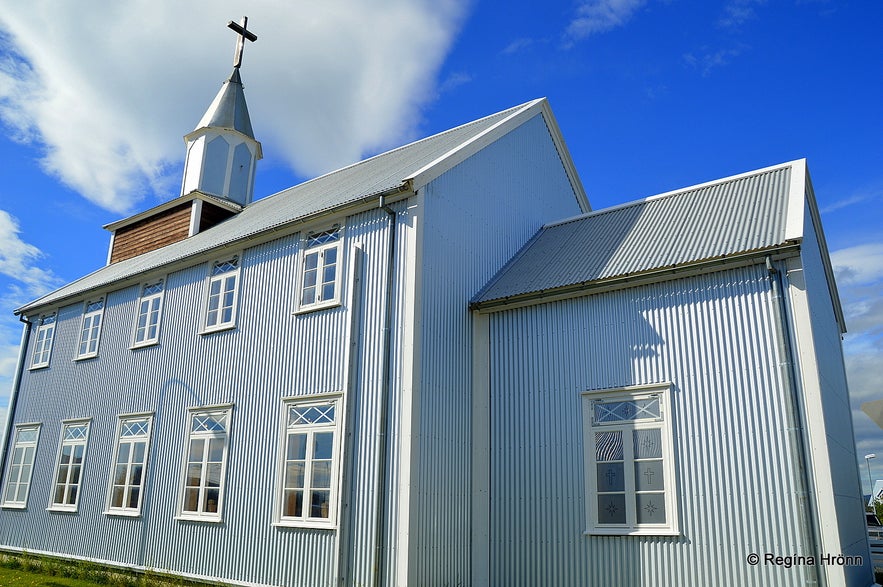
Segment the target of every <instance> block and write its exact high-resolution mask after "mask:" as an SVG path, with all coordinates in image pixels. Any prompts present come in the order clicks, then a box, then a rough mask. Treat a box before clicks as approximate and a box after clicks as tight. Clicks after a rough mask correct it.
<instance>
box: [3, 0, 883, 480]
mask: <svg viewBox="0 0 883 587" xmlns="http://www.w3.org/2000/svg"><path fill="white" fill-rule="evenodd" d="M4 4H10V6H5V7H4V8H3V10H2V11H0V124H2V126H3V132H2V133H0V135H2V136H0V161H2V163H0V419H2V417H3V415H4V413H5V411H6V406H7V404H8V390H9V389H10V387H11V380H12V374H13V372H14V369H15V362H16V354H17V347H18V344H19V339H20V336H21V325H20V324H19V323H18V321H17V320H16V318H15V317H14V316H12V310H13V309H14V308H15V307H18V306H19V305H21V304H23V303H25V302H27V301H29V300H30V299H33V298H35V297H37V296H38V295H40V294H42V293H44V292H46V291H48V290H51V289H53V288H54V287H57V286H58V285H60V284H62V283H65V282H67V281H70V280H73V279H75V278H78V277H80V276H82V275H84V274H86V273H89V272H91V271H93V270H95V269H97V268H98V267H100V266H101V265H103V263H104V261H105V258H106V253H107V245H108V239H109V233H107V232H106V231H104V230H102V229H101V226H102V225H104V224H107V223H108V222H112V221H114V220H117V219H119V218H121V217H124V216H126V215H128V214H131V213H134V212H137V211H140V210H144V209H147V208H149V207H151V206H153V205H156V204H157V203H159V202H162V201H165V200H167V199H170V198H173V197H175V196H177V195H179V190H180V181H181V171H182V163H183V155H184V144H183V140H182V136H183V135H184V134H186V133H188V132H189V131H191V130H193V127H194V126H195V124H196V123H197V122H198V120H199V118H200V117H201V115H202V113H203V112H204V111H205V108H206V107H207V106H208V104H209V102H210V101H211V99H212V97H213V96H214V94H215V93H216V92H217V90H218V88H219V86H220V84H221V82H222V81H223V80H224V79H225V77H226V76H227V75H228V74H229V72H230V67H231V58H232V52H233V44H234V35H233V33H232V32H231V31H229V30H228V29H226V27H225V23H226V22H227V21H228V20H231V19H236V20H238V18H239V17H240V16H241V15H242V14H243V13H247V14H248V16H249V19H250V20H249V28H250V29H252V30H254V32H255V33H256V34H257V35H258V41H257V42H256V43H254V44H250V45H249V46H248V47H247V48H246V51H245V59H244V65H243V69H242V76H243V79H244V81H245V85H246V95H247V98H248V102H249V108H250V111H251V117H252V123H253V125H254V130H255V134H256V135H257V138H258V139H259V140H260V141H261V142H262V143H263V149H264V155H265V159H264V160H262V161H261V162H260V163H259V169H258V178H257V183H256V188H255V193H256V196H257V197H261V196H266V195H269V194H272V193H275V192H276V191H279V190H281V189H283V188H286V187H288V186H290V185H293V184H295V183H298V182H300V181H303V180H305V179H309V178H311V177H313V176H315V175H317V174H319V173H323V172H326V171H329V170H332V169H335V168H337V167H340V166H343V165H345V164H348V163H351V162H353V161H355V160H358V159H360V158H362V157H364V156H368V155H371V154H374V153H377V152H379V151H382V150H385V149H386V148H390V147H395V146H398V145H400V144H403V143H405V142H407V141H409V140H412V139H416V138H420V137H423V136H427V135H429V134H432V133H435V132H439V131H442V130H445V129H447V128H450V127H452V126H456V125H458V124H462V123H465V122H468V121H470V120H473V119H475V118H478V117H481V116H485V115H487V114H491V113H493V112H496V111H499V110H502V109H504V108H508V107H510V106H513V105H516V104H519V103H522V102H525V101H527V100H531V99H533V98H537V97H541V96H546V97H548V98H549V100H550V102H551V105H552V109H553V110H554V112H555V115H556V117H557V119H558V122H559V125H560V127H561V129H562V132H563V135H564V138H565V140H566V142H567V145H568V147H569V149H570V151H571V154H572V156H573V159H574V162H575V164H576V166H577V169H578V171H579V173H580V175H581V177H582V181H583V183H584V185H585V188H586V191H587V193H588V195H589V198H590V201H591V203H592V206H593V207H594V208H595V209H598V208H603V207H606V206H610V205H614V204H619V203H622V202H626V201H629V200H633V199H636V198H640V197H644V196H648V195H652V194H655V193H661V192H665V191H668V190H672V189H676V188H680V187H684V186H688V185H692V184H696V183H700V182H704V181H709V180H712V179H717V178H720V177H724V176H727V175H732V174H736V173H741V172H744V171H749V170H752V169H757V168H761V167H765V166H768V165H773V164H777V163H782V162H785V161H789V160H793V159H798V158H803V157H806V158H807V160H808V164H809V169H810V172H811V175H812V179H813V183H814V186H815V191H816V195H817V198H818V201H819V206H820V208H821V211H822V221H823V224H824V228H825V231H826V235H827V239H828V245H829V248H830V250H831V253H832V259H833V262H834V266H835V271H836V274H837V279H838V287H839V289H840V295H841V298H842V301H843V305H844V307H845V310H846V314H847V325H848V327H849V333H848V334H847V335H846V337H845V339H844V350H845V353H846V362H847V372H848V375H849V379H850V386H851V393H852V396H853V404H854V407H855V409H854V414H855V415H854V421H855V428H856V438H857V446H858V454H859V460H860V462H861V465H862V469H861V471H862V479H863V483H864V484H865V485H867V471H866V469H865V463H864V460H863V459H862V456H863V455H865V454H867V453H869V452H876V453H879V454H880V458H879V459H876V460H874V461H871V463H872V469H873V470H872V474H873V476H874V477H875V478H881V477H883V431H881V430H880V429H879V428H877V427H876V425H874V424H873V423H872V422H871V421H870V419H868V418H867V417H866V416H865V415H864V414H863V413H861V412H860V411H859V410H858V407H857V406H858V405H859V404H860V403H862V402H865V401H869V400H872V399H883V390H881V388H880V387H879V382H880V381H881V380H883V361H881V358H883V355H881V350H883V300H881V296H880V293H881V286H883V222H881V208H883V165H881V163H883V143H881V138H883V132H881V131H883V124H881V122H883V120H881V119H883V109H881V102H880V100H881V96H883V81H881V80H883V78H881V75H880V71H881V65H883V63H881V58H883V40H881V38H883V35H880V34H879V30H880V24H881V20H883V19H881V17H883V5H881V4H880V3H879V2H850V1H833V0H832V1H826V0H796V1H790V0H783V1H779V2H764V1H759V0H730V1H723V2H695V1H694V2H685V1H677V0H665V1H652V0H573V1H568V2H555V1H550V2H545V3H543V5H542V6H543V8H542V9H538V8H537V6H538V5H537V4H536V3H530V2H524V1H517V0H516V1H513V2H508V3H506V4H499V3H490V2H486V1H485V2H481V1H474V2H467V1H465V0H370V1H364V0H363V1H360V2H356V1H355V0H327V1H325V2H322V3H315V4H317V5H316V6H293V7H280V6H279V4H282V3H277V2H245V3H243V2H233V1H232V0H221V1H215V2H211V3H209V2H191V3H179V2H173V1H171V0H154V1H153V2H149V3H144V2H134V1H132V0H120V1H119V2H116V3H114V4H113V6H112V7H108V5H107V4H106V3H99V2H98V1H97V0H83V1H81V2H77V3H58V2H52V1H51V0H31V1H29V2H27V3H15V5H12V4H13V3H11V2H9V3H6V2H4ZM181 4H184V6H181ZM182 31H183V32H182ZM865 489H866V490H867V487H866V488H865Z"/></svg>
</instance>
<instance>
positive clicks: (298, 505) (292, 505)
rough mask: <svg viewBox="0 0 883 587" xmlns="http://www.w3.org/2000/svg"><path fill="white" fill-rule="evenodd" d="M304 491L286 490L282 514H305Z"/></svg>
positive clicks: (297, 515) (298, 515)
mask: <svg viewBox="0 0 883 587" xmlns="http://www.w3.org/2000/svg"><path fill="white" fill-rule="evenodd" d="M303 501H304V493H303V491H289V490H286V491H285V493H284V495H283V500H282V515H283V516H286V517H300V516H302V515H303Z"/></svg>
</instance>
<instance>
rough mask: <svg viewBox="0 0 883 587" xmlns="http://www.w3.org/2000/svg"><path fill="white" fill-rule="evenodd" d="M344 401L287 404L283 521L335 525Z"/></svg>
mask: <svg viewBox="0 0 883 587" xmlns="http://www.w3.org/2000/svg"><path fill="white" fill-rule="evenodd" d="M339 404H340V397H339V396H335V397H326V398H313V399H305V400H290V401H288V402H286V403H285V404H284V414H283V416H284V423H285V428H284V433H283V438H282V449H281V450H282V454H283V459H282V475H281V483H280V488H279V522H280V523H282V524H290V525H316V526H328V525H333V524H334V522H335V518H336V512H335V504H336V500H337V483H338V469H339V462H338V461H339V457H338V455H339V452H340V450H339V442H340V438H339V437H340V434H339V432H338V430H339V428H338V427H339V422H340V409H339Z"/></svg>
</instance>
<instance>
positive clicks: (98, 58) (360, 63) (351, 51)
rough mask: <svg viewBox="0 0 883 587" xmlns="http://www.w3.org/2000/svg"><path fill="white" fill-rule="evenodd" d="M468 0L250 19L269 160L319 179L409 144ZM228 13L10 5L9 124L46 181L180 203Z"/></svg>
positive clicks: (254, 101) (372, 0) (185, 6)
mask: <svg viewBox="0 0 883 587" xmlns="http://www.w3.org/2000/svg"><path fill="white" fill-rule="evenodd" d="M466 2H467V0H442V1H430V0H367V1H361V2H357V1H355V0H325V1H323V2H317V3H312V4H307V5H303V4H298V5H292V4H286V3H267V2H264V3H257V4H254V5H251V6H249V8H248V12H249V14H248V16H249V29H251V30H253V31H254V32H255V34H257V35H258V40H257V42H256V43H249V44H248V47H246V49H245V57H244V65H243V68H242V77H243V80H244V82H245V84H246V94H247V98H248V100H249V108H250V110H251V114H252V123H253V125H254V128H255V134H256V135H257V138H258V140H260V141H261V142H262V143H263V144H264V153H265V154H267V156H268V157H275V158H279V159H283V160H285V161H286V162H287V163H289V164H290V165H292V166H294V167H295V169H296V170H297V171H298V172H299V173H300V174H302V175H314V174H318V173H322V172H325V171H328V170H330V169H333V168H336V167H338V166H341V165H345V164H347V163H350V162H352V161H355V160H357V159H359V158H360V157H361V156H362V155H363V153H365V152H366V151H370V150H375V149H379V148H382V147H385V146H390V145H392V144H394V143H396V142H398V141H401V140H403V139H407V138H411V137H412V136H413V134H414V132H415V125H416V122H417V121H418V118H419V107H420V106H421V105H422V104H423V103H425V102H426V101H427V100H429V99H431V97H432V96H433V95H434V92H433V87H434V84H435V76H436V74H437V71H438V69H439V66H440V65H441V63H442V60H443V59H444V57H445V55H446V53H447V51H448V49H449V47H450V45H451V42H452V40H453V37H454V35H455V34H456V32H457V30H458V28H459V24H460V20H461V19H462V17H463V13H464V11H465V4H466ZM241 11H242V7H241V6H240V3H238V2H233V1H232V0H220V1H215V2H211V3H206V2H186V3H183V2H175V1H174V0H156V1H154V2H148V3H145V2H136V1H134V0H122V1H120V2H116V3H114V4H113V6H112V7H109V6H108V5H107V4H106V3H103V2H99V1H98V0H84V1H81V2H77V3H60V4H59V3H57V2H52V1H50V0H33V1H30V2H22V3H13V4H12V5H9V6H6V7H5V8H4V10H3V12H2V13H0V30H2V31H5V33H6V35H5V36H0V43H2V44H3V45H5V47H0V55H5V57H2V58H0V118H2V120H3V121H4V122H5V124H6V125H7V126H8V127H10V129H11V130H12V131H13V133H14V136H15V137H17V138H18V140H22V141H26V142H31V143H36V144H38V145H39V146H40V147H42V149H43V152H44V157H43V159H42V162H43V165H44V167H45V169H46V170H47V171H48V172H49V173H51V174H53V175H55V176H57V177H58V178H59V179H61V180H62V181H63V182H64V183H66V184H67V185H69V186H71V187H72V188H73V189H75V190H77V191H78V192H79V193H81V194H83V195H84V196H85V197H87V198H88V199H90V200H91V201H93V202H95V203H96V204H98V205H100V206H102V207H104V208H106V209H109V210H112V211H116V212H126V211H129V210H131V209H132V208H133V206H134V204H135V203H136V202H138V200H139V199H141V198H143V197H145V196H147V195H150V194H155V195H158V196H161V197H163V198H168V197H171V196H176V195H177V193H176V192H177V183H178V181H180V178H179V175H178V173H179V171H178V167H177V166H178V164H179V162H180V160H181V159H182V158H183V155H184V148H183V141H182V140H181V137H182V136H183V135H184V134H186V133H187V132H189V131H190V130H192V129H193V127H194V126H195V124H196V123H197V122H198V120H199V118H200V117H201V116H202V113H203V112H204V111H205V109H206V108H207V107H208V105H209V103H210V102H211V99H212V98H213V97H214V94H215V92H216V91H217V89H218V88H219V87H220V85H221V83H222V82H223V81H224V79H225V77H226V76H227V75H228V74H229V73H230V70H231V68H232V60H231V58H232V53H233V45H234V41H235V35H234V34H233V33H232V32H231V31H229V30H228V29H227V28H226V27H225V26H224V25H225V23H226V22H227V21H228V20H238V19H239V17H240V16H241Z"/></svg>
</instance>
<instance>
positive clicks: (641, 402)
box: [592, 395, 661, 424]
mask: <svg viewBox="0 0 883 587" xmlns="http://www.w3.org/2000/svg"><path fill="white" fill-rule="evenodd" d="M592 403H593V406H594V419H595V423H596V424H605V423H612V422H613V423H615V422H624V421H632V420H646V419H653V420H656V419H659V418H660V417H661V412H660V407H659V396H655V395H654V396H651V397H648V398H642V399H633V400H625V401H604V400H595V401H594V402H592Z"/></svg>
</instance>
